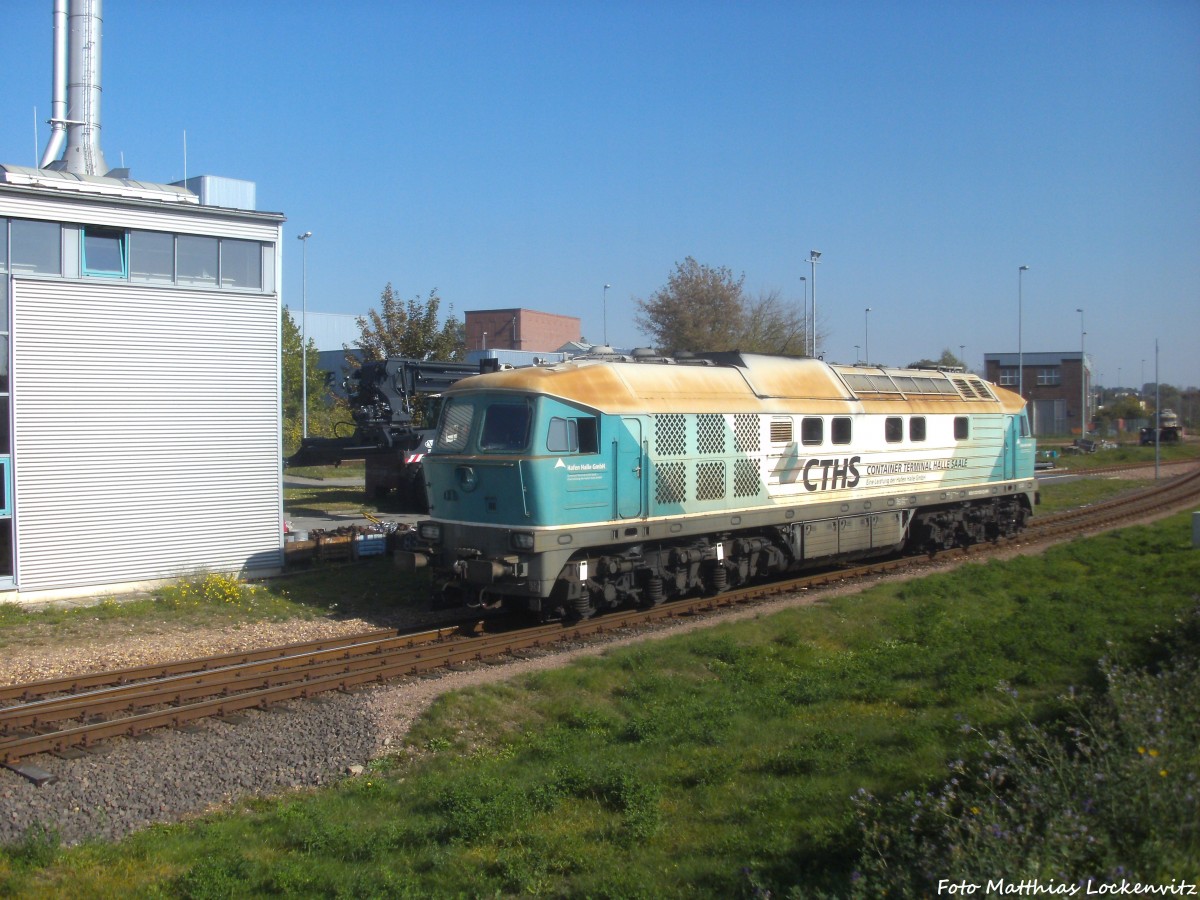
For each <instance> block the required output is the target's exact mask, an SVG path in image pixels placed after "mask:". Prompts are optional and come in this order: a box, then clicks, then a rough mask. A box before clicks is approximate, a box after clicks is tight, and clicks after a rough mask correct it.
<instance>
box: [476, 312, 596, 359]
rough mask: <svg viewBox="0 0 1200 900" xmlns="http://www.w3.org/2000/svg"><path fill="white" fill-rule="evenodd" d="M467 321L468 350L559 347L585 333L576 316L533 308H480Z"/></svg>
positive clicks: (545, 348) (549, 348) (554, 348)
mask: <svg viewBox="0 0 1200 900" xmlns="http://www.w3.org/2000/svg"><path fill="white" fill-rule="evenodd" d="M464 324H465V327H466V332H467V350H557V349H558V348H560V347H562V346H563V345H564V344H569V343H571V342H572V341H579V340H580V338H581V335H582V324H581V322H580V319H579V318H578V317H577V316H560V315H556V314H555V313H547V312H538V311H537V310H532V309H477V310H473V311H468V312H467V313H466V321H465V323H464Z"/></svg>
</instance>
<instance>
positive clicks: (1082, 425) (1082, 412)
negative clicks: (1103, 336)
mask: <svg viewBox="0 0 1200 900" xmlns="http://www.w3.org/2000/svg"><path fill="white" fill-rule="evenodd" d="M1075 312H1077V313H1079V439H1080V440H1083V439H1085V438H1086V437H1087V354H1086V351H1085V349H1084V339H1085V338H1086V337H1087V332H1086V331H1084V330H1083V308H1082V307H1076V308H1075Z"/></svg>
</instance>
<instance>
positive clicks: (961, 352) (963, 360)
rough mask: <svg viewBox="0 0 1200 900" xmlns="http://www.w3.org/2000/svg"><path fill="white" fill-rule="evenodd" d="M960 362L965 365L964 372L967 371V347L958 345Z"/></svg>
mask: <svg viewBox="0 0 1200 900" xmlns="http://www.w3.org/2000/svg"><path fill="white" fill-rule="evenodd" d="M958 361H959V362H960V363H962V364H963V371H964V372H965V371H966V370H967V368H968V367H967V345H966V344H959V345H958Z"/></svg>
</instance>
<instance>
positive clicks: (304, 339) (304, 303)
mask: <svg viewBox="0 0 1200 900" xmlns="http://www.w3.org/2000/svg"><path fill="white" fill-rule="evenodd" d="M296 237H297V238H298V239H299V240H300V246H301V247H302V248H303V249H302V250H301V251H300V273H301V275H300V407H301V413H300V415H301V418H300V421H301V423H302V424H301V425H300V435H301V437H308V239H309V238H310V237H312V232H311V231H306V232H304V234H298V235H296Z"/></svg>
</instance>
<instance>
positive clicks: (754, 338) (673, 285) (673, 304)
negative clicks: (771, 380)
mask: <svg viewBox="0 0 1200 900" xmlns="http://www.w3.org/2000/svg"><path fill="white" fill-rule="evenodd" d="M745 281H746V276H745V275H744V274H743V275H740V276H736V277H735V276H734V274H733V272H732V271H730V269H729V268H727V267H726V266H718V267H713V266H708V265H705V264H704V263H699V262H697V261H696V260H695V259H694V258H692V257H690V256H689V257H687V258H686V259H685V260H684V261H683V262H681V263H676V264H675V270H674V271H673V272H672V273H671V274H670V276H668V278H667V283H666V285H664V286H663V287H661V288H659V289H658V290H657V291H655V292H654V293H653V294H651V295H650V297H649V298H648V299H645V300H641V299H639V300H637V306H638V310H639V312H638V314H637V316H636V317H635V322H636V323H637V325H638V327H639V328H640V329H641V330H642V332H643V333H644V334H647V335H649V336H650V338H651V339H652V340H653V341H654V345H655V346H656V347H657V348H658V349H659V350H660V351H662V352H665V353H676V352H678V351H680V350H693V351H704V350H743V351H746V352H750V353H793V354H799V353H802V352H803V348H804V344H805V337H804V335H805V329H804V321H803V318H804V317H803V311H802V310H800V309H799V307H798V304H796V303H787V302H785V301H784V300H783V298H782V297H781V296H780V294H779V292H778V291H769V292H766V293H764V294H760V295H759V296H758V297H757V298H751V297H748V296H747V295H746V293H745V290H744V284H745Z"/></svg>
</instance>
